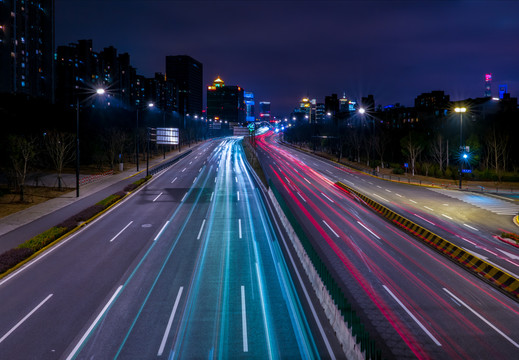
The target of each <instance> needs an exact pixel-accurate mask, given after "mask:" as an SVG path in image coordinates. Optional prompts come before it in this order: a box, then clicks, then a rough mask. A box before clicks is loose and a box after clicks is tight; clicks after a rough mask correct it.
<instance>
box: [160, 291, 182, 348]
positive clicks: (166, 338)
mask: <svg viewBox="0 0 519 360" xmlns="http://www.w3.org/2000/svg"><path fill="white" fill-rule="evenodd" d="M183 290H184V287H183V286H181V287H180V290H178V294H177V298H176V300H175V305H173V310H171V315H169V320H168V325H167V326H166V331H164V336H163V337H162V342H161V343H160V347H159V351H158V353H157V356H161V355H162V353H163V352H164V347H165V346H166V341H167V340H168V335H169V331H170V330H171V325H172V324H173V319H174V318H175V313H176V312H177V307H178V303H179V301H180V297H181V296H182V291H183Z"/></svg>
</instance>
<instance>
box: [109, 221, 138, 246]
mask: <svg viewBox="0 0 519 360" xmlns="http://www.w3.org/2000/svg"><path fill="white" fill-rule="evenodd" d="M132 223H133V220H132V221H130V222H129V223H128V225H126V226H125V227H123V229H122V230H121V231H119V232H118V233H117V235H115V236H114V237H113V238H112V239H111V240H110V242H112V241H114V240H115V238H116V237H118V236H119V235H121V234H122V232H123V231H124V230H126V229H127V228H128V226H130V225H131V224H132Z"/></svg>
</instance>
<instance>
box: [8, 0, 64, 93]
mask: <svg viewBox="0 0 519 360" xmlns="http://www.w3.org/2000/svg"><path fill="white" fill-rule="evenodd" d="M53 51H54V0H31V1H0V69H1V71H0V92H4V93H22V94H27V95H29V96H33V97H42V98H46V99H48V100H49V101H53V96H54V89H53V87H54V85H53V81H54V74H53V56H54V54H53Z"/></svg>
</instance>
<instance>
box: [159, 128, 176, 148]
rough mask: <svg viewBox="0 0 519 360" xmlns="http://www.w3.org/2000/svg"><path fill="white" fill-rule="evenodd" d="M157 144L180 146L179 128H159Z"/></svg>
mask: <svg viewBox="0 0 519 360" xmlns="http://www.w3.org/2000/svg"><path fill="white" fill-rule="evenodd" d="M157 144H159V145H178V129H177V128H157Z"/></svg>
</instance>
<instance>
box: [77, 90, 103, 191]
mask: <svg viewBox="0 0 519 360" xmlns="http://www.w3.org/2000/svg"><path fill="white" fill-rule="evenodd" d="M105 92H106V91H105V89H103V88H97V89H96V90H95V94H97V95H104V94H105ZM76 197H79V95H76Z"/></svg>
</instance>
